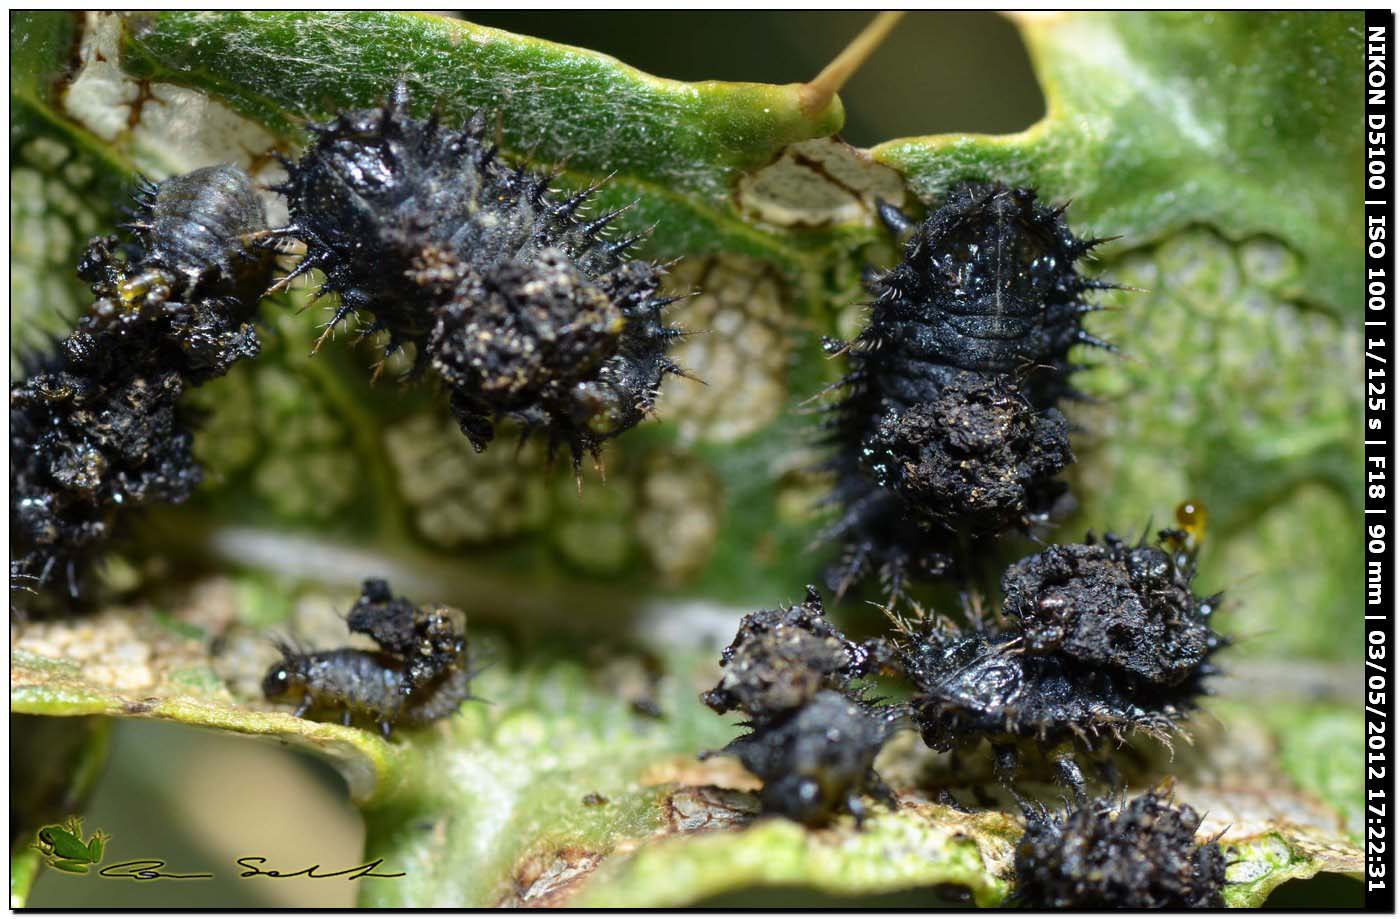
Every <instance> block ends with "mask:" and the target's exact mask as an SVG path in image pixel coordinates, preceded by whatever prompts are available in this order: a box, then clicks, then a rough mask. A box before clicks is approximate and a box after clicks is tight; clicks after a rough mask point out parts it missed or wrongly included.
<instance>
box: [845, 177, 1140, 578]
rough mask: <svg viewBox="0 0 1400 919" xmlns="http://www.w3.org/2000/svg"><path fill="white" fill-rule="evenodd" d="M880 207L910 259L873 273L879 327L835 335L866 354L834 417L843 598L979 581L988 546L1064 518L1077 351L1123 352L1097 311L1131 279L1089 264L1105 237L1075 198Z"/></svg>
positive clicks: (992, 198) (974, 191)
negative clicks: (1072, 203) (1118, 279)
mask: <svg viewBox="0 0 1400 919" xmlns="http://www.w3.org/2000/svg"><path fill="white" fill-rule="evenodd" d="M880 213H881V216H882V217H883V219H884V221H885V222H886V224H887V225H888V226H889V227H890V229H891V230H892V231H894V232H895V233H897V234H898V235H900V236H901V237H903V238H904V252H903V260H902V261H901V262H900V263H899V264H898V265H896V266H895V267H894V268H893V269H891V270H889V271H887V272H883V273H877V274H875V275H873V276H872V278H871V280H870V282H869V287H870V292H871V294H872V295H873V300H872V302H871V303H870V318H869V322H868V323H867V325H866V327H865V328H864V330H862V331H861V333H860V334H859V335H858V336H857V337H856V338H855V339H854V340H853V341H850V342H830V343H829V345H828V350H830V351H831V352H832V353H841V354H845V355H846V356H847V360H848V361H849V372H848V373H847V374H846V376H845V377H844V378H843V379H842V380H841V381H839V383H838V384H836V386H834V387H832V389H833V390H841V391H844V397H843V398H842V399H841V401H840V402H839V403H837V404H835V405H834V406H832V408H831V410H830V414H829V417H828V418H827V421H826V425H825V431H826V436H827V441H828V443H829V444H830V446H831V447H832V448H833V455H832V458H831V459H830V461H829V462H828V463H827V468H829V469H830V470H831V471H832V472H834V473H835V475H836V478H837V483H836V488H835V491H834V493H833V494H832V496H831V500H830V503H831V504H833V505H835V506H836V507H837V508H838V515H837V518H836V520H835V522H834V523H832V524H831V525H830V526H829V527H828V528H827V530H826V531H825V532H824V533H823V538H824V539H825V540H827V541H831V542H834V543H836V544H838V545H839V546H840V547H841V553H842V554H841V559H840V561H839V562H838V563H837V564H836V565H835V566H834V567H833V568H832V570H831V572H830V575H829V579H830V583H831V586H832V588H833V589H834V590H835V591H836V592H837V594H838V596H839V595H841V594H843V593H845V592H846V591H847V590H848V589H849V588H850V587H852V586H853V585H855V584H856V583H858V582H859V581H861V580H863V579H864V578H865V577H867V576H868V575H871V574H874V575H877V576H878V577H879V578H880V580H881V581H882V582H883V585H884V587H885V588H886V589H887V590H888V591H889V593H890V594H891V595H895V596H898V595H900V594H902V593H903V592H904V590H905V588H906V586H907V583H908V582H909V581H910V580H911V579H925V578H939V577H947V576H955V577H959V578H963V579H966V578H968V577H969V576H970V575H971V574H972V573H973V572H971V571H969V568H970V567H971V562H972V560H973V559H975V558H978V557H980V556H981V555H983V554H985V548H986V546H987V544H988V543H990V542H993V541H995V540H997V539H999V538H1000V537H1002V536H1004V535H1005V534H1008V533H1012V532H1028V531H1031V530H1032V529H1033V528H1035V527H1037V526H1039V525H1040V524H1043V523H1045V522H1046V521H1048V520H1049V519H1051V518H1052V516H1055V515H1058V514H1059V513H1060V512H1062V511H1063V510H1064V509H1065V507H1066V506H1067V503H1068V496H1067V493H1066V488H1065V486H1064V484H1063V483H1062V482H1060V481H1059V480H1058V479H1057V476H1058V474H1059V473H1060V472H1061V471H1062V470H1063V469H1064V468H1065V467H1066V466H1068V465H1069V464H1070V463H1072V462H1073V461H1074V457H1073V454H1072V452H1071V451H1070V446H1069V432H1068V425H1067V423H1066V422H1065V419H1064V418H1063V416H1062V415H1061V414H1060V412H1059V410H1058V408H1057V405H1058V404H1059V402H1060V401H1061V400H1063V399H1065V398H1067V397H1073V396H1074V395H1076V394H1075V392H1074V389H1073V387H1072V386H1071V384H1070V376H1071V374H1072V373H1073V371H1074V369H1075V365H1074V364H1073V363H1072V362H1071V361H1070V357H1069V352H1070V350H1071V349H1072V348H1073V347H1075V346H1076V345H1089V346H1097V347H1107V345H1106V344H1105V343H1104V342H1101V341H1100V340H1098V339H1096V338H1094V337H1093V336H1092V335H1090V334H1089V333H1088V332H1086V331H1085V330H1084V328H1083V317H1084V316H1085V315H1086V314H1088V313H1090V312H1093V311H1094V310H1095V307H1094V306H1092V305H1091V304H1090V303H1089V302H1088V300H1087V296H1088V295H1089V294H1090V293H1091V292H1092V291H1094V290H1097V289H1100V288H1105V287H1112V286H1113V285H1111V284H1108V283H1106V282H1101V281H1096V280H1093V279H1090V278H1087V277H1085V276H1084V275H1082V274H1081V273H1080V272H1079V270H1078V268H1077V267H1076V263H1077V262H1079V261H1080V260H1081V259H1083V258H1084V257H1085V256H1086V255H1087V254H1088V253H1089V252H1090V251H1091V250H1092V249H1093V248H1094V246H1095V245H1097V244H1098V243H1100V242H1102V240H1096V239H1081V238H1079V237H1077V236H1075V235H1074V233H1073V232H1071V230H1070V229H1069V227H1068V225H1067V224H1066V223H1065V221H1064V217H1063V213H1064V208H1051V207H1047V206H1045V205H1043V204H1041V203H1039V201H1038V200H1037V197H1036V193H1035V192H1034V191H1033V190H1031V189H1028V188H1012V187H1007V186H1004V185H997V184H985V183H964V184H961V185H957V186H955V187H954V188H952V189H951V190H950V191H949V192H948V194H947V196H946V197H945V199H944V200H943V202H942V204H941V205H940V206H939V207H938V208H937V209H936V210H934V212H933V213H932V214H931V215H930V216H929V217H928V218H927V219H926V220H924V221H922V222H918V223H915V222H914V221H912V220H910V219H909V218H908V217H906V216H905V215H904V214H903V213H901V212H900V211H898V210H897V209H895V208H893V207H890V206H888V205H884V206H882V207H881V209H880Z"/></svg>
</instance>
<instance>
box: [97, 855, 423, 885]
mask: <svg viewBox="0 0 1400 919" xmlns="http://www.w3.org/2000/svg"><path fill="white" fill-rule="evenodd" d="M235 861H236V862H237V864H238V866H239V867H240V868H244V869H247V870H245V871H242V872H240V873H239V875H238V876H239V877H241V878H251V877H265V878H299V877H305V878H315V879H317V880H322V879H326V878H345V879H346V880H350V881H353V880H355V879H356V878H401V877H404V872H402V871H397V872H393V873H390V874H381V873H379V872H378V871H376V870H375V869H376V868H379V867H380V866H382V865H383V864H384V859H382V858H376V859H375V860H374V861H372V862H365V863H364V864H362V865H352V866H351V867H349V868H342V869H340V870H339V871H323V870H322V868H321V866H320V865H311V866H309V867H307V868H302V869H301V870H299V871H280V870H278V869H276V868H264V867H260V866H261V865H266V864H267V859H266V858H263V857H262V856H260V855H245V856H244V857H242V858H239V859H235ZM163 868H165V861H164V860H163V859H159V858H137V859H132V860H131V861H126V862H120V863H118V864H115V865H108V866H107V867H105V868H103V869H102V870H101V871H99V872H98V874H99V875H100V876H101V877H104V878H124V879H127V880H132V881H200V880H208V879H209V878H212V877H213V876H214V875H212V874H208V873H201V874H175V873H172V872H167V871H164V870H162V869H163Z"/></svg>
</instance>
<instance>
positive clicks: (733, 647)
mask: <svg viewBox="0 0 1400 919" xmlns="http://www.w3.org/2000/svg"><path fill="white" fill-rule="evenodd" d="M893 653H894V652H893V648H892V647H891V646H889V645H888V643H886V642H884V641H882V640H879V639H875V640H872V641H869V642H865V643H863V644H856V643H855V642H852V641H850V640H849V639H847V638H846V636H845V635H843V634H842V633H841V631H840V630H839V629H837V628H836V627H835V626H834V625H832V624H831V622H829V621H828V620H827V619H826V614H825V611H824V610H823V608H822V599H821V594H820V593H819V592H818V591H817V589H816V588H815V587H808V588H807V596H806V599H805V600H804V601H803V602H802V603H800V604H798V605H795V606H785V607H779V608H778V609H768V610H759V611H757V612H754V613H749V614H748V615H746V616H744V618H743V620H742V621H741V622H740V625H739V631H738V634H736V635H735V637H734V641H733V642H732V643H731V644H730V645H729V646H728V647H727V648H725V649H724V653H723V656H722V657H721V659H720V666H721V667H722V675H721V677H720V681H719V683H718V684H717V685H716V686H715V688H714V689H712V690H710V691H709V692H706V693H704V694H702V695H701V697H700V698H701V701H702V702H704V703H705V704H706V705H708V706H709V707H710V708H712V709H714V710H715V711H716V712H719V713H720V714H724V713H727V712H730V711H739V712H741V713H743V714H744V715H746V716H747V717H748V721H746V722H745V726H746V727H748V728H749V733H747V734H745V735H743V736H741V737H738V738H736V739H735V740H734V741H732V742H731V743H730V744H729V745H728V746H726V747H725V748H724V749H723V750H722V751H720V752H721V753H724V754H728V755H732V756H736V757H738V758H739V760H740V761H741V762H742V763H743V764H744V767H745V768H746V769H748V770H749V771H750V772H752V773H754V774H755V775H757V776H758V777H759V778H760V779H762V780H763V789H762V791H761V792H760V794H759V798H760V801H761V802H762V805H763V809H764V811H766V812H768V813H775V814H781V815H782V816H785V817H788V818H790V819H793V820H796V821H798V822H800V823H805V824H808V825H811V826H820V825H824V824H825V823H827V822H828V821H830V819H831V818H832V817H834V816H835V815H836V814H838V813H851V814H854V815H855V816H856V818H857V820H858V821H859V820H861V819H863V818H864V816H865V814H866V808H865V805H864V804H863V803H862V801H861V795H863V794H870V795H873V796H875V797H876V798H877V799H879V800H881V801H884V802H886V803H888V802H890V801H892V800H893V796H892V795H891V793H890V791H889V789H888V788H886V787H885V784H884V783H883V782H882V781H881V780H880V777H879V775H877V774H876V772H875V769H874V762H875V757H876V756H877V755H879V752H880V750H881V748H882V747H883V746H884V744H885V741H887V740H888V739H889V737H890V736H891V734H892V733H893V732H894V730H895V727H896V726H897V725H898V723H899V722H900V719H901V716H902V715H903V709H902V708H900V707H897V706H884V705H880V704H879V703H877V702H874V701H871V700H869V699H867V698H865V687H864V685H863V684H862V683H861V682H860V681H861V680H862V678H865V677H869V676H872V675H874V674H875V673H878V672H880V671H881V670H883V669H885V668H886V667H888V666H889V665H890V663H891V661H892V657H893ZM707 755H709V754H707Z"/></svg>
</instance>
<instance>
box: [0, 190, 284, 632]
mask: <svg viewBox="0 0 1400 919" xmlns="http://www.w3.org/2000/svg"><path fill="white" fill-rule="evenodd" d="M124 228H125V229H127V230H128V231H130V234H131V237H130V239H129V240H128V241H127V242H126V243H125V244H121V243H120V242H119V240H118V238H117V237H115V236H102V237H97V238H95V239H93V240H92V241H91V242H90V243H89V245H88V249H87V252H86V254H85V255H84V257H83V259H82V260H81V262H80V263H79V265H78V274H79V276H80V277H82V278H83V279H84V280H86V281H87V282H88V283H89V284H91V286H92V291H93V294H94V296H95V300H94V302H93V303H92V305H91V307H90V308H89V309H88V311H87V312H86V314H85V315H84V316H83V317H82V318H81V319H80V320H79V322H78V325H77V327H76V328H75V329H74V330H73V332H72V333H71V334H69V335H68V336H67V337H66V338H64V339H63V340H62V341H59V342H57V343H55V344H54V346H53V347H52V349H51V350H49V352H48V353H46V354H43V355H40V356H38V357H37V358H36V359H35V360H33V361H31V362H30V363H31V369H30V371H29V372H27V373H26V374H25V377H24V379H22V380H20V381H19V382H18V383H15V384H13V385H12V386H11V387H10V546H11V562H10V584H11V590H12V591H16V590H18V591H20V592H21V593H30V592H32V593H34V594H36V595H37V594H40V593H44V592H46V591H47V589H48V588H50V587H52V586H53V585H55V584H65V585H66V587H67V592H68V594H69V595H70V597H71V598H73V599H77V598H78V596H79V594H80V593H81V590H82V584H83V581H84V578H85V574H86V570H87V568H88V567H89V562H90V560H91V557H92V555H93V554H94V553H96V552H98V551H99V550H100V549H101V548H102V547H103V546H105V545H106V544H107V542H108V540H109V539H110V538H111V537H112V536H113V535H114V533H115V532H116V531H117V529H118V528H119V526H120V523H121V521H122V519H124V518H126V517H127V516H128V515H129V514H130V512H131V511H132V510H134V509H136V508H139V507H142V506H147V505H151V504H156V503H178V502H181V501H184V500H185V499H186V498H188V497H189V495H190V494H191V493H192V491H193V490H194V488H195V486H196V485H197V484H198V483H199V481H200V478H201V470H200V467H199V465H198V464H197V463H196V462H195V460H194V456H193V451H192V447H193V424H192V423H191V421H190V419H189V418H187V417H186V416H185V415H184V413H182V412H181V411H180V410H179V399H180V396H181V395H182V394H183V392H184V391H185V390H186V389H187V388H189V387H191V386H198V385H200V384H202V383H204V382H206V381H207V380H209V379H212V378H214V377H218V376H221V375H223V374H224V373H226V372H228V370H229V368H230V367H231V366H232V365H233V364H234V363H235V362H237V361H240V360H245V359H249V358H252V357H255V356H256V355H257V354H258V349H259V345H258V339H257V335H256V333H255V332H254V329H253V319H254V316H255V314H256V310H257V304H258V299H259V297H260V296H261V293H262V291H263V290H264V289H265V288H266V287H267V285H268V283H269V282H270V276H271V270H272V261H271V256H270V253H268V252H267V251H265V250H264V249H262V248H260V247H259V246H258V245H257V240H258V239H259V237H260V236H261V234H263V233H265V232H266V230H267V224H266V218H265V216H264V213H263V207H262V202H261V199H260V198H259V197H258V195H257V192H256V191H255V189H254V188H253V184H252V181H251V180H250V179H249V178H248V176H247V175H246V174H245V173H244V172H243V171H242V170H240V169H238V168H237V167H234V166H211V167H207V168H204V169H197V170H195V171H193V172H190V173H187V174H185V175H179V176H175V177H173V178H169V179H166V180H164V181H162V182H158V183H156V182H150V181H143V182H142V184H141V185H140V187H139V188H138V190H137V193H136V203H135V206H134V208H133V209H132V212H131V218H130V222H129V223H127V224H125V225H124ZM32 599H36V598H31V600H32ZM20 602H21V604H22V606H21V607H20V609H21V610H22V611H23V609H24V607H29V606H31V605H32V604H31V603H30V602H29V601H27V600H25V601H20Z"/></svg>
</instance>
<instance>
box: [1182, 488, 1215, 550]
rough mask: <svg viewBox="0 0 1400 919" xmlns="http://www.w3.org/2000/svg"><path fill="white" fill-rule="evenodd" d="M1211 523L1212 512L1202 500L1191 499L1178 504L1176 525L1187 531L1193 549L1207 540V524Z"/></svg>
mask: <svg viewBox="0 0 1400 919" xmlns="http://www.w3.org/2000/svg"><path fill="white" fill-rule="evenodd" d="M1209 523H1210V514H1209V513H1208V512H1207V511H1206V506H1205V505H1204V504H1202V503H1201V502H1200V501H1197V500H1195V499H1190V500H1186V501H1182V502H1181V503H1180V504H1178V505H1177V506H1176V525H1177V526H1179V527H1181V529H1183V530H1185V531H1186V535H1187V537H1188V538H1189V539H1190V540H1191V546H1190V548H1191V549H1193V550H1194V549H1196V548H1199V547H1200V545H1201V543H1203V542H1205V538H1206V526H1207V525H1208V524H1209Z"/></svg>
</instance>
